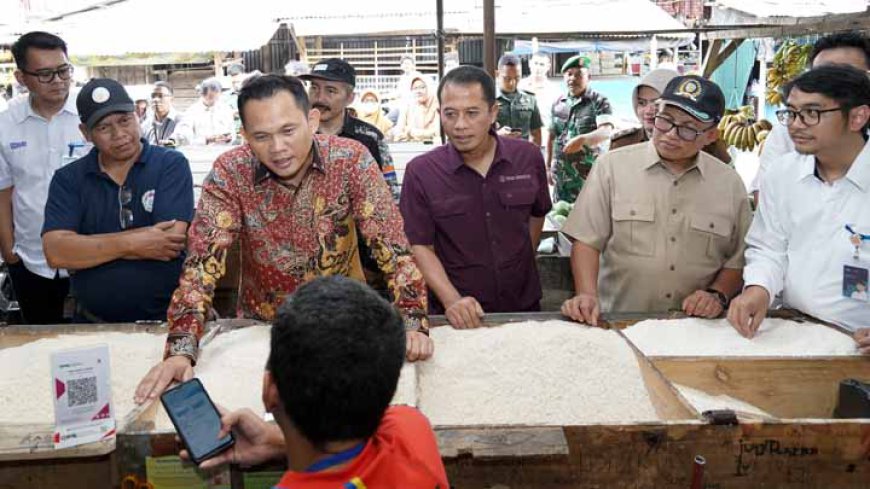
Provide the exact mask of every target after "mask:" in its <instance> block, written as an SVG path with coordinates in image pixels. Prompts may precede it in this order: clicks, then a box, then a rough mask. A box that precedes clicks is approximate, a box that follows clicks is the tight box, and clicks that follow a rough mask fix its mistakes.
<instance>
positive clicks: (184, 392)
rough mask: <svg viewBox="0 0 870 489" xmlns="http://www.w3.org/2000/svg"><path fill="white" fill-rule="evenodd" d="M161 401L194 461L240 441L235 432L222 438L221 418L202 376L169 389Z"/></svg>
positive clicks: (197, 462) (204, 458)
mask: <svg viewBox="0 0 870 489" xmlns="http://www.w3.org/2000/svg"><path fill="white" fill-rule="evenodd" d="M160 401H161V402H162V403H163V407H164V408H165V409H166V413H167V414H169V419H171V420H172V424H173V425H175V431H177V432H178V435H179V436H180V437H181V441H183V442H184V445H185V446H186V447H187V452H188V453H189V454H190V459H191V460H193V462H194V463H196V464H199V463H201V462H202V461H203V460H206V459H208V458H211V457H214V456H215V455H217V454H219V453H221V452H223V451H224V450H226V449H228V448H230V447H231V446H233V444H234V443H235V442H236V441H235V439H234V438H233V435H232V433H230V434H228V435H227V436H224V437H223V438H218V435H219V434H220V430H221V417H220V414H219V413H218V410H217V408H216V407H215V405H214V403H213V402H212V400H211V398H210V397H209V396H208V393H207V392H206V391H205V388H204V387H203V386H202V382H200V381H199V379H197V378H193V379H190V380H188V381H187V382H184V383H181V384H178V385H176V386H175V387H173V388H171V389H169V390H167V391H166V392H164V393H163V395H162V396H160Z"/></svg>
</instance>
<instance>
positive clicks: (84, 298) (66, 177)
mask: <svg viewBox="0 0 870 489" xmlns="http://www.w3.org/2000/svg"><path fill="white" fill-rule="evenodd" d="M76 106H77V107H78V112H79V117H80V119H81V121H82V124H81V126H80V128H81V131H82V133H83V134H84V135H85V138H86V139H87V140H88V141H89V142H91V143H93V145H94V149H93V150H91V152H89V153H88V154H87V155H86V156H84V157H83V158H81V159H79V160H77V161H75V162H73V163H71V164H70V165H68V166H66V167H64V168H62V169H61V170H59V171H58V172H56V173H55V175H54V178H53V179H52V182H51V187H50V188H49V195H48V202H47V204H46V206H45V224H44V226H43V230H42V233H43V234H42V241H43V248H44V250H45V255H46V258H47V259H48V262H49V264H51V266H53V267H59V268H66V269H69V270H71V271H74V273H73V275H72V283H71V285H72V289H73V295H74V296H75V298H76V320H78V321H90V322H128V321H136V320H159V319H164V318H165V317H166V308H167V306H168V305H169V298H170V297H171V295H172V292H173V291H174V290H175V287H176V286H177V285H178V278H179V275H180V273H181V265H182V263H183V261H184V246H185V239H186V232H187V226H188V224H189V223H190V221H191V219H192V218H193V181H192V176H191V173H190V165H189V164H188V162H187V159H186V158H185V157H184V155H182V154H181V153H179V152H177V151H174V150H171V149H168V148H162V147H159V146H153V145H151V144H149V143H148V142H147V141H146V140H145V139H143V138H142V137H141V134H140V130H139V120H138V117H137V116H136V114H135V113H134V110H135V106H134V104H133V101H132V99H131V98H130V96H129V95H128V94H127V92H126V91H125V90H124V87H123V86H121V84H119V83H118V82H116V81H114V80H109V79H94V80H91V81H90V82H88V84H87V85H85V86H84V88H83V89H82V91H81V92H80V93H79V95H78V98H77V99H76Z"/></svg>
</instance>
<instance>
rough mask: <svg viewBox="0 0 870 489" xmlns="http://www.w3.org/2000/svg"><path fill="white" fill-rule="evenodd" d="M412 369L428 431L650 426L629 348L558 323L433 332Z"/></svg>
mask: <svg viewBox="0 0 870 489" xmlns="http://www.w3.org/2000/svg"><path fill="white" fill-rule="evenodd" d="M431 335H432V338H433V340H434V341H435V344H436V352H435V356H434V357H433V358H432V359H431V360H429V361H426V362H423V363H421V364H419V365H418V366H417V368H418V382H419V392H420V398H419V407H420V409H421V410H422V411H423V412H424V413H425V414H426V415H427V416H428V417H429V419H430V421H431V422H432V424H433V425H436V426H447V425H493V424H505V425H576V424H588V423H606V422H626V421H654V420H657V419H658V416H657V414H656V412H655V409H654V407H653V405H652V402H651V401H650V398H649V394H648V392H647V390H646V387H645V385H644V383H643V380H642V377H641V372H640V367H639V366H638V363H637V358H636V357H635V355H634V352H633V351H632V349H631V347H630V346H629V345H628V344H627V343H626V342H625V341H624V340H623V339H622V338H621V337H620V336H619V335H618V334H616V333H615V332H613V331H606V330H602V329H598V328H590V327H586V326H582V325H579V324H577V323H571V322H566V321H545V322H524V323H515V324H506V325H504V326H500V327H495V328H481V329H474V330H455V329H453V328H450V327H440V328H433V329H432V330H431Z"/></svg>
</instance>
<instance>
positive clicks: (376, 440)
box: [273, 406, 450, 489]
mask: <svg viewBox="0 0 870 489" xmlns="http://www.w3.org/2000/svg"><path fill="white" fill-rule="evenodd" d="M364 487H369V488H372V489H377V488H419V489H424V488H425V489H438V488H440V489H448V488H449V487H450V484H449V483H448V481H447V473H446V472H445V470H444V462H442V460H441V455H440V454H439V453H438V443H437V442H436V440H435V433H434V432H433V431H432V426H431V425H430V424H429V421H428V420H427V419H426V417H425V416H424V415H423V414H422V413H420V411H418V410H417V409H415V408H412V407H409V406H390V407H389V408H387V410H386V412H385V413H384V416H383V418H382V419H381V423H380V424H379V425H378V430H377V431H376V432H375V434H374V435H373V436H372V437H371V438H369V439H368V440H367V441H366V443H365V447H364V448H363V451H362V453H360V454H359V455H357V456H356V457H354V458H353V459H352V460H351V461H349V462H348V463H347V464H346V465H343V466H341V467H336V468H335V470H320V471H314V472H308V471H305V472H293V471H287V472H285V473H284V475H283V476H282V477H281V480H280V482H278V484H277V485H276V486H274V488H273V489H361V488H364Z"/></svg>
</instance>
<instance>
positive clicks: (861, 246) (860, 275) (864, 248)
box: [843, 224, 870, 302]
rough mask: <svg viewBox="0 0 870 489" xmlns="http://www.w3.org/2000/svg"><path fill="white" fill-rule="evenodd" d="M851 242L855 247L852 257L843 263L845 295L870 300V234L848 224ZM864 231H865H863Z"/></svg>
mask: <svg viewBox="0 0 870 489" xmlns="http://www.w3.org/2000/svg"><path fill="white" fill-rule="evenodd" d="M846 231H848V232H849V242H850V243H851V244H852V246H853V247H854V248H855V251H854V253H853V254H852V258H851V259H850V260H847V261H846V263H845V264H844V265H843V296H844V297H846V298H849V299H852V300H857V301H862V302H868V301H870V297H868V296H870V291H868V290H867V288H868V284H870V234H866V233H867V232H868V230H865V229H856V228H854V227H853V226H851V225H849V224H847V225H846ZM862 231H863V233H862Z"/></svg>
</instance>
